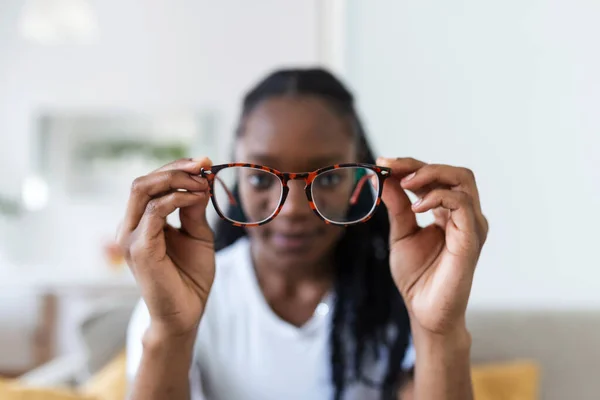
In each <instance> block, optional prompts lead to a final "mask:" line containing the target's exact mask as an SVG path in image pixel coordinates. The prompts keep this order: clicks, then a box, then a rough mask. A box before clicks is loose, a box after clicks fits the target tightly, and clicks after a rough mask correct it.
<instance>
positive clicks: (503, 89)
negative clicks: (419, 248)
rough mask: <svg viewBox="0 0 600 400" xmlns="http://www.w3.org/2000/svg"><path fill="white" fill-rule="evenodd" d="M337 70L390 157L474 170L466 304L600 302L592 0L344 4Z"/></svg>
mask: <svg viewBox="0 0 600 400" xmlns="http://www.w3.org/2000/svg"><path fill="white" fill-rule="evenodd" d="M347 12H348V19H347V21H346V24H347V29H348V36H347V41H346V75H347V78H348V79H349V80H350V81H351V82H352V84H353V86H354V87H355V88H356V90H357V91H358V93H359V94H360V105H361V106H362V112H363V114H364V115H365V118H366V122H367V125H368V128H369V131H370V132H371V133H372V137H373V141H374V144H375V145H376V147H377V149H378V150H379V151H382V152H384V153H385V154H386V155H389V156H412V157H417V158H421V159H423V160H426V161H428V162H438V163H440V162H441V163H452V164H459V165H466V166H468V167H470V168H472V169H473V170H474V171H475V172H476V175H477V177H478V182H479V188H480V191H481V198H482V202H483V207H484V211H485V212H486V214H487V216H488V217H489V220H490V223H491V231H490V236H489V242H488V244H487V246H486V248H485V251H484V253H483V255H482V258H481V261H480V263H479V268H478V271H477V274H476V280H475V286H474V289H473V296H472V303H471V304H472V306H473V307H536V308H537V307H541V308H567V307H575V308H588V307H596V308H597V307H600V291H599V290H598V287H600V260H599V258H598V241H599V240H600V234H599V233H598V229H599V226H600V112H598V108H599V107H600V74H598V71H600V52H599V51H598V43H599V42H598V38H600V25H599V24H598V20H599V19H600V3H599V2H597V1H595V0H574V1H568V2H566V1H547V0H538V1H525V2H523V1H517V0H508V1H502V2H498V1H495V2H493V1H480V0H461V1H458V2H456V1H453V2H447V1H432V0H429V1H418V2H405V1H403V2H398V1H393V0H390V1H385V0H375V1H369V2H363V1H359V0H348V2H347Z"/></svg>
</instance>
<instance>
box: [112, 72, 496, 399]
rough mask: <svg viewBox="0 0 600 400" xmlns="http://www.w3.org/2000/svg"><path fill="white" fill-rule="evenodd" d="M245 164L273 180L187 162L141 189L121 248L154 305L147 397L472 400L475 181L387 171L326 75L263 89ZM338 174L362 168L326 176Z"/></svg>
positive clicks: (143, 378)
mask: <svg viewBox="0 0 600 400" xmlns="http://www.w3.org/2000/svg"><path fill="white" fill-rule="evenodd" d="M234 158H235V160H236V161H238V162H244V163H253V164H258V165H261V166H265V167H266V168H248V167H249V166H248V165H246V166H239V168H234V167H228V168H226V167H225V166H219V167H215V171H211V166H212V165H211V162H210V161H209V160H208V159H206V158H204V159H197V160H189V159H186V160H179V161H175V162H173V163H171V164H169V165H166V166H165V167H163V168H161V169H159V170H157V171H155V172H152V173H150V174H149V175H147V176H144V177H141V178H138V179H137V180H136V181H135V182H134V185H133V187H132V193H131V197H130V200H129V204H128V208H127V214H126V217H125V220H124V223H123V224H122V226H121V228H120V231H119V235H118V240H119V243H120V245H121V247H122V248H123V249H124V250H125V252H126V255H127V260H128V263H129V265H130V267H131V269H132V271H133V273H134V275H135V277H136V280H137V282H138V284H139V287H140V289H141V293H142V297H143V300H144V301H143V302H141V303H140V305H139V306H138V308H137V309H136V312H135V313H134V316H133V318H132V321H131V325H130V330H129V336H128V373H129V377H130V379H131V385H132V386H131V390H132V392H131V395H132V398H133V399H144V400H148V399H189V398H191V399H330V398H333V399H361V400H362V399H392V398H402V399H411V398H414V399H435V400H440V399H461V400H462V399H470V398H472V393H471V382H470V364H469V351H470V336H469V333H468V331H467V329H466V324H465V310H466V306H467V302H468V298H469V294H470V289H471V283H472V280H473V273H474V270H475V266H476V263H477V260H478V258H479V254H480V252H481V248H482V246H483V243H484V242H485V239H486V235H487V230H488V227H487V221H486V219H485V217H484V216H483V214H482V211H481V207H480V204H479V197H478V192H477V187H476V184H475V179H474V176H473V174H472V173H471V172H470V171H469V170H467V169H464V168H458V167H453V166H446V165H433V164H426V163H424V162H421V161H418V160H415V159H411V158H393V159H388V158H379V159H377V160H375V158H374V156H373V153H372V151H371V149H370V147H369V145H368V143H367V139H366V137H365V133H364V131H363V129H362V127H361V124H360V121H359V119H358V116H357V113H356V111H355V108H354V101H353V98H352V95H351V94H350V93H349V92H348V90H347V89H346V88H345V87H344V86H343V84H342V83H340V82H339V81H338V80H337V79H336V78H335V77H334V76H332V75H331V74H330V73H328V72H326V71H323V70H320V69H311V70H283V71H278V72H275V73H273V74H271V75H270V76H268V77H266V79H264V80H263V81H262V82H260V83H259V84H258V85H257V86H256V87H255V88H254V89H252V90H251V91H250V92H249V93H248V94H247V96H246V97H245V99H244V103H243V110H242V115H241V118H240V122H239V129H238V131H237V136H236V141H235V145H234ZM352 163H364V164H360V165H362V166H356V165H355V164H352ZM338 164H344V165H349V166H354V167H350V168H339V169H331V168H329V169H328V168H324V169H323V167H328V166H332V165H338ZM372 164H377V166H372ZM217 170H218V171H217ZM317 170H318V171H320V172H319V174H314V173H313V174H303V175H302V174H296V173H299V172H306V171H317ZM225 171H226V172H228V173H229V175H227V174H226V173H225V174H222V172H225ZM278 171H284V172H291V173H292V174H280V173H279V172H278ZM349 173H350V175H349ZM228 178H231V179H229V181H230V182H227V181H228ZM303 180H304V182H303ZM284 182H285V183H284ZM365 182H366V183H365ZM369 183H370V184H369ZM307 184H309V189H308V190H306V191H305V186H306V185H307ZM228 185H233V186H228ZM405 190H408V191H412V192H413V193H415V194H416V195H417V196H418V198H419V200H418V201H416V202H415V203H414V204H411V202H410V200H409V198H408V197H407V195H406V192H405ZM283 192H285V194H283ZM211 194H212V199H213V201H214V205H215V206H216V207H217V211H218V212H220V213H221V215H222V217H223V219H221V220H220V222H219V224H218V226H217V228H216V230H215V234H214V236H213V232H212V231H211V229H210V228H209V225H208V223H207V220H206V216H205V209H206V207H207V205H208V203H209V199H210V198H211ZM378 194H381V195H382V199H383V202H382V203H381V204H379V205H378V206H377V204H378V201H377V195H378ZM307 196H308V198H309V199H310V200H311V202H309V201H308V199H307ZM344 196H345V197H344ZM282 200H283V204H280V203H281V201H282ZM344 201H345V203H344ZM344 204H345V205H344ZM361 207H362V208H361ZM177 209H179V215H180V220H181V228H180V229H176V228H174V227H172V226H170V225H168V224H167V223H166V217H167V215H169V214H170V213H172V212H173V211H175V210H177ZM428 210H433V212H434V215H435V217H436V219H435V223H434V224H432V225H431V226H428V227H425V228H421V227H419V226H418V225H417V222H416V219H415V213H421V212H426V211H428ZM278 211H279V213H277V212H278ZM325 222H328V223H325ZM250 223H252V224H250ZM257 223H261V224H260V225H259V224H257ZM240 225H241V227H240ZM256 225H259V226H256ZM340 225H349V226H346V227H342V226H340Z"/></svg>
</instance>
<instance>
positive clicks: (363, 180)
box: [350, 175, 371, 206]
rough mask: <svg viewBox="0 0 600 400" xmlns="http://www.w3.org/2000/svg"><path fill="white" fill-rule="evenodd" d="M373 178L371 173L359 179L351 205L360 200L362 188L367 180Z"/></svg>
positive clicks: (351, 198)
mask: <svg viewBox="0 0 600 400" xmlns="http://www.w3.org/2000/svg"><path fill="white" fill-rule="evenodd" d="M370 178H371V176H369V175H363V176H362V177H361V178H360V179H359V180H358V183H357V184H356V187H355V188H354V191H353V192H352V196H351V197H350V205H352V206H353V205H355V204H356V203H357V202H358V196H360V193H361V192H362V188H363V186H364V185H365V182H366V181H367V180H369V179H370Z"/></svg>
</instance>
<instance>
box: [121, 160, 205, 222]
mask: <svg viewBox="0 0 600 400" xmlns="http://www.w3.org/2000/svg"><path fill="white" fill-rule="evenodd" d="M175 190H187V191H190V192H206V191H208V181H207V180H206V178H202V177H200V176H198V175H190V174H189V173H187V172H184V171H181V170H165V171H161V172H155V173H152V174H150V175H146V176H142V177H140V178H137V179H136V180H134V181H133V184H132V186H131V195H130V196H129V201H128V203H127V211H126V213H125V220H124V224H123V229H124V230H125V231H126V232H127V231H129V232H130V231H133V230H134V229H135V228H136V226H137V225H138V223H139V221H140V219H141V218H142V215H143V214H144V211H145V210H146V207H147V205H148V202H149V201H150V200H152V198H154V197H156V196H159V195H161V194H164V193H168V192H172V191H175Z"/></svg>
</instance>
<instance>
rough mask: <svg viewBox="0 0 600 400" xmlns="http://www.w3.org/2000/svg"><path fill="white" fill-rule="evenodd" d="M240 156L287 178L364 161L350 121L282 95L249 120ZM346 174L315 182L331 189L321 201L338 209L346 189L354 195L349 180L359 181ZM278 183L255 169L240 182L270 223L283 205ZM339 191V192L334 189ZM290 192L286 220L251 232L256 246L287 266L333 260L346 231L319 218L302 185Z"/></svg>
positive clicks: (247, 204) (252, 207) (248, 203)
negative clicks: (289, 174)
mask: <svg viewBox="0 0 600 400" xmlns="http://www.w3.org/2000/svg"><path fill="white" fill-rule="evenodd" d="M235 158H236V160H235V161H237V162H248V163H255V164H261V165H265V166H268V167H271V168H275V169H277V170H279V171H282V172H309V171H314V170H316V169H318V168H322V167H325V166H329V165H333V164H340V163H348V162H357V161H358V160H357V148H356V143H355V140H353V134H352V132H351V126H350V124H349V121H347V119H345V118H343V117H341V116H340V115H339V114H337V113H335V111H334V110H333V109H332V108H331V107H330V106H329V105H328V104H327V103H326V102H325V101H323V100H321V99H319V98H316V97H300V96H299V97H278V98H273V99H269V100H266V101H264V102H262V103H261V104H259V105H258V106H257V107H256V108H255V109H254V110H253V111H252V112H251V113H250V114H249V115H248V116H247V117H246V120H245V123H244V126H243V131H242V133H241V135H240V137H239V138H238V140H237V142H236V147H235ZM345 175H347V172H346V171H344V170H339V171H336V172H334V173H331V174H329V175H328V176H325V177H323V179H320V180H319V182H315V184H320V185H323V186H324V187H323V188H321V189H322V190H320V193H323V194H326V195H327V196H326V198H324V199H322V200H321V201H323V202H324V203H325V202H326V201H329V202H331V203H332V204H335V203H336V202H335V199H336V196H340V197H342V198H343V197H345V199H348V194H347V193H345V191H348V190H351V189H350V186H351V185H343V182H345V181H348V182H351V181H352V179H346V178H348V177H346V176H345ZM276 179H277V178H276V177H274V176H271V177H270V176H269V174H265V173H261V172H260V171H254V170H249V171H247V172H246V173H245V174H244V176H242V175H241V174H240V176H238V177H237V181H238V185H239V189H240V200H241V202H242V203H243V208H244V210H245V212H246V213H247V214H252V215H253V216H259V217H262V218H265V217H267V216H268V215H267V214H270V211H271V210H273V209H274V207H276V205H277V202H278V200H279V195H280V187H279V185H278V184H277V181H276ZM340 183H341V184H340ZM336 185H337V187H338V189H337V190H333V189H328V187H329V188H333V187H334V186H336ZM288 186H289V189H290V190H289V193H288V196H287V199H286V201H285V204H284V206H283V208H282V210H281V212H280V213H279V215H278V216H277V217H276V218H275V219H274V220H272V221H271V222H269V223H268V224H266V225H263V226H260V227H256V228H249V229H248V230H247V232H248V235H249V236H250V239H251V240H252V243H253V247H254V248H255V251H259V252H261V253H262V252H265V254H263V255H260V256H264V257H266V258H269V259H272V260H273V262H277V264H278V265H281V266H282V267H294V266H299V267H301V266H305V265H307V264H318V263H321V262H322V261H323V260H325V259H328V257H329V256H330V255H331V254H332V251H333V249H334V248H335V245H336V243H337V241H338V240H339V238H340V236H341V234H342V232H343V229H342V228H340V227H336V226H333V225H328V224H325V222H323V221H322V220H321V219H319V218H318V217H317V216H316V215H315V214H314V212H313V211H312V210H311V208H310V206H309V203H308V200H307V198H306V194H305V191H304V188H305V182H304V181H303V180H297V181H296V180H292V181H290V182H289V183H288ZM328 191H329V192H328ZM327 193H329V194H327ZM314 200H315V201H319V199H317V198H315V199H314ZM332 212H333V211H332Z"/></svg>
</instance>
